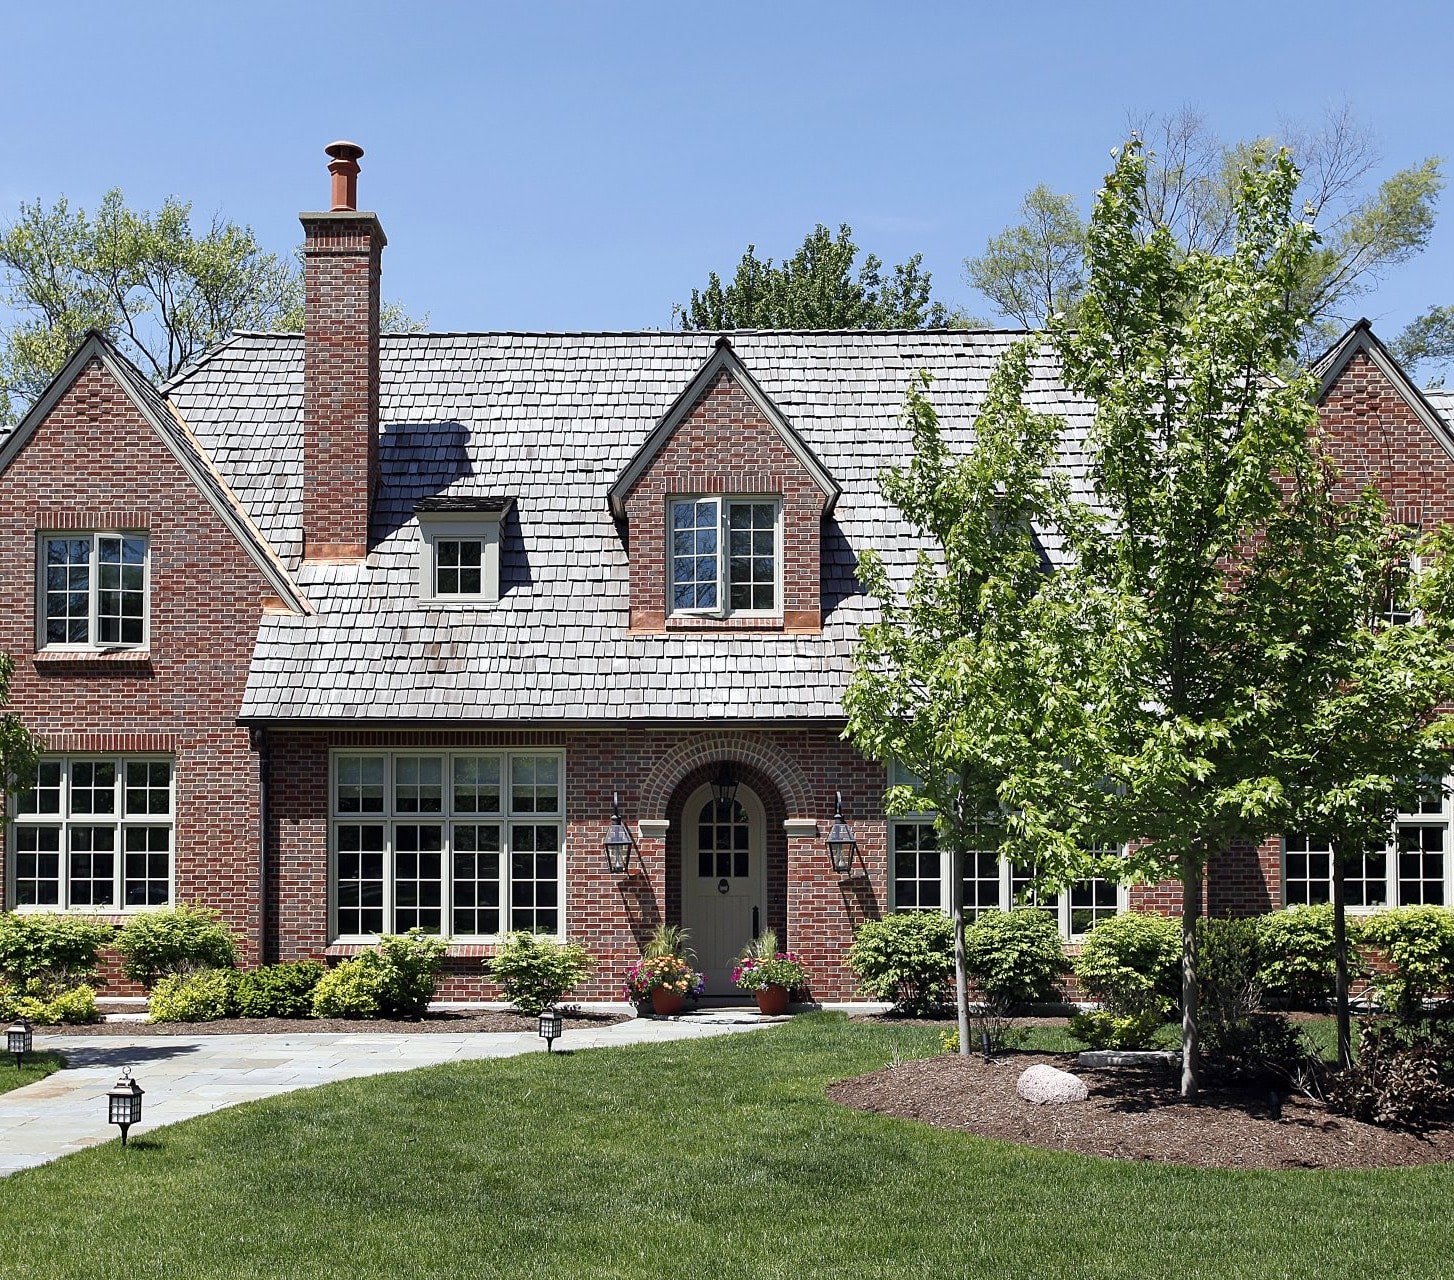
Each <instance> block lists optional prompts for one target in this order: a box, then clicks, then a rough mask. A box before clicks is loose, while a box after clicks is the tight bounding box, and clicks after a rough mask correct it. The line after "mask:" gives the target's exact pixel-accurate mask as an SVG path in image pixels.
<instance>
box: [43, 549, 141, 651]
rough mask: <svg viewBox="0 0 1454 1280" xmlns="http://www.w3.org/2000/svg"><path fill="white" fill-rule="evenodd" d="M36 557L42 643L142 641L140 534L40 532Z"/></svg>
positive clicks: (100, 644)
mask: <svg viewBox="0 0 1454 1280" xmlns="http://www.w3.org/2000/svg"><path fill="white" fill-rule="evenodd" d="M40 561H41V564H40V643H41V645H42V646H47V645H56V646H83V645H84V646H89V647H93V648H129V647H136V646H140V645H143V644H145V643H146V639H147V634H146V614H147V608H146V602H147V539H146V535H145V534H141V533H65V534H44V535H42V537H41V539H40Z"/></svg>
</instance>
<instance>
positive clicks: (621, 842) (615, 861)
mask: <svg viewBox="0 0 1454 1280" xmlns="http://www.w3.org/2000/svg"><path fill="white" fill-rule="evenodd" d="M632 847H633V845H632V840H631V833H630V832H629V831H627V830H626V824H625V823H623V822H622V821H621V796H620V793H619V792H615V791H613V792H612V793H611V825H610V826H609V827H607V828H606V866H607V868H608V869H609V870H610V872H611V874H612V875H613V876H624V875H625V874H626V873H627V871H628V870H629V869H630V867H631V849H632Z"/></svg>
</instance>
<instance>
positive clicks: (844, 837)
mask: <svg viewBox="0 0 1454 1280" xmlns="http://www.w3.org/2000/svg"><path fill="white" fill-rule="evenodd" d="M833 802H834V803H833V826H832V828H831V829H830V830H829V832H828V857H829V858H831V859H832V861H833V870H834V871H836V872H837V873H838V874H839V875H840V876H846V875H850V874H851V873H852V871H853V858H854V855H855V854H856V853H857V852H858V841H857V840H855V839H854V838H853V828H851V827H850V826H849V825H848V824H847V823H846V822H844V821H843V792H841V791H835V792H834V793H833Z"/></svg>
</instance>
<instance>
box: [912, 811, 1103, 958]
mask: <svg viewBox="0 0 1454 1280" xmlns="http://www.w3.org/2000/svg"><path fill="white" fill-rule="evenodd" d="M933 821H934V814H932V813H896V814H893V815H892V816H891V817H889V818H888V824H889V832H888V836H889V848H888V856H889V898H890V902H891V905H892V909H893V910H895V911H897V910H899V909H900V908H899V903H898V897H897V885H898V879H899V878H898V876H897V874H896V873H895V866H894V852H895V845H896V843H897V842H896V840H895V838H894V830H893V829H894V827H895V826H897V825H899V824H901V823H903V824H910V823H912V824H922V823H932V822H933ZM938 853H939V903H940V905H939V908H938V909H939V910H940V911H941V912H943V913H944V914H945V915H948V914H949V913H950V912H951V910H952V909H953V905H954V893H955V892H956V886H955V885H954V883H953V877H952V876H951V874H950V856H949V851H948V850H947V849H940V850H939V851H938ZM1019 870H1020V869H1019V868H1018V867H1017V866H1016V865H1015V864H1014V863H1013V862H1011V861H1010V860H1009V859H1008V858H1000V859H999V872H998V880H999V897H998V906H999V909H1000V910H1001V911H1009V910H1012V909H1013V908H1015V907H1019V906H1033V905H1034V904H1033V903H1029V902H1016V901H1015V898H1014V882H1015V879H1016V874H1017V872H1019ZM1088 878H1094V877H1088ZM1115 889H1116V914H1117V915H1122V914H1124V913H1125V912H1126V911H1128V910H1130V905H1131V904H1130V888H1129V887H1128V886H1127V885H1125V884H1117V885H1116V886H1115ZM959 891H961V892H962V890H959ZM1055 892H1056V894H1057V901H1056V904H1055V922H1056V926H1057V927H1058V928H1059V930H1060V935H1061V937H1063V938H1065V939H1067V940H1068V941H1071V942H1075V941H1079V940H1081V939H1083V938H1086V937H1088V936H1089V931H1086V932H1083V933H1076V932H1073V931H1072V929H1071V919H1072V917H1071V903H1070V886H1067V887H1066V888H1064V889H1059V890H1056V891H1055ZM920 909H921V908H916V907H905V908H904V910H920ZM1046 914H1047V915H1048V914H1049V910H1048V909H1047V910H1046Z"/></svg>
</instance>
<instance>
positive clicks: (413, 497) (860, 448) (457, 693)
mask: <svg viewBox="0 0 1454 1280" xmlns="http://www.w3.org/2000/svg"><path fill="white" fill-rule="evenodd" d="M1022 336H1023V335H1022V334H1019V333H1013V332H996V331H987V330H975V331H949V332H934V331H914V332H887V331H879V332H813V333H799V332H760V333H759V332H750V331H741V332H736V333H733V334H732V335H731V347H732V351H733V352H734V353H735V357H736V358H737V359H740V360H741V362H742V365H743V366H744V367H745V368H746V369H748V370H750V371H751V375H752V377H753V379H754V380H755V383H756V385H757V386H758V388H760V390H761V392H762V394H763V395H764V396H766V397H767V398H768V399H769V400H770V402H771V404H772V405H773V407H774V408H775V410H776V412H777V413H778V414H780V415H781V418H782V421H783V422H784V423H785V424H786V426H787V428H788V429H789V430H791V431H792V432H793V433H794V435H795V436H796V438H797V439H798V440H799V441H800V442H801V443H802V445H803V447H804V448H805V449H807V450H810V451H811V455H812V456H813V458H814V459H815V460H817V461H818V462H819V463H820V464H821V467H822V469H823V471H824V472H825V473H826V475H828V476H830V477H831V479H832V482H833V483H834V484H835V485H836V486H837V487H839V488H840V489H841V497H839V499H838V502H837V505H836V508H835V509H834V510H833V512H832V515H831V516H829V517H828V518H827V519H825V521H824V525H823V587H822V591H823V602H822V603H823V630H822V633H821V635H794V636H784V635H781V634H774V633H763V632H760V631H759V632H745V631H736V632H730V633H723V632H702V631H694V632H690V633H672V634H668V635H664V636H662V635H651V636H641V635H636V636H632V635H628V634H627V624H628V605H629V601H628V561H627V549H626V543H625V531H624V529H623V527H622V526H620V525H618V523H617V522H616V521H615V520H614V519H613V518H612V515H611V511H610V509H609V506H608V495H609V494H610V491H611V488H612V486H613V485H614V484H615V483H616V482H617V480H618V478H620V477H621V476H622V475H623V473H624V472H625V471H626V470H627V469H628V467H629V466H630V464H631V462H632V460H633V458H635V457H636V456H637V455H638V453H639V451H641V450H642V448H643V446H644V445H645V444H646V442H647V441H648V439H649V438H650V437H651V435H652V433H653V431H654V430H656V429H657V428H658V427H659V426H660V424H662V423H663V422H664V421H665V420H666V418H667V415H668V414H669V412H670V411H671V410H672V408H673V406H674V405H675V404H676V403H677V401H678V399H679V398H680V397H681V395H682V393H683V390H684V388H686V387H687V386H688V385H689V384H690V383H691V382H692V380H693V379H694V378H695V377H696V376H697V374H698V372H699V371H700V370H701V369H702V368H703V366H704V365H705V364H706V363H707V362H708V361H709V360H710V359H711V358H712V356H713V354H714V352H715V351H716V350H717V342H718V337H717V335H716V334H710V333H676V332H664V333H662V332H652V333H578V334H562V333H554V334H529V333H498V334H408V335H385V336H384V338H383V339H382V352H381V361H380V363H381V382H382V385H381V399H380V423H381V425H380V436H379V464H380V487H379V491H378V495H377V500H376V502H375V509H374V514H373V523H372V527H371V530H370V535H371V537H370V542H371V549H370V553H369V556H368V560H367V562H366V563H364V564H357V565H356V564H306V565H305V564H301V563H300V549H301V545H300V544H301V535H300V505H301V467H302V450H301V421H302V384H303V344H302V339H301V338H300V337H298V336H296V335H288V334H252V333H244V334H239V335H237V336H235V337H234V338H232V339H230V340H229V341H227V342H226V343H224V344H223V345H222V346H220V347H218V348H217V349H215V350H214V351H212V352H211V353H209V354H208V355H207V356H206V357H205V358H204V359H203V360H202V361H201V362H200V363H199V364H198V365H197V366H196V367H195V368H193V369H191V370H189V371H187V372H186V373H185V374H183V375H182V376H181V377H179V378H177V379H175V380H174V381H173V382H172V383H171V384H169V386H168V387H167V388H166V395H167V398H168V400H169V401H170V402H171V403H172V404H174V405H175V406H176V407H177V408H178V410H179V411H180V413H181V415H182V416H183V417H184V418H185V420H186V422H187V423H188V425H189V426H190V427H191V429H192V431H193V432H194V433H195V434H196V436H197V437H198V439H199V440H200V441H201V443H202V445H203V446H204V447H205V448H206V450H207V452H208V453H209V454H210V456H211V458H212V459H213V461H214V463H215V465H216V467H217V469H218V471H219V472H220V473H221V474H222V475H223V476H224V477H226V480H227V482H228V484H229V485H230V486H231V489H232V491H233V492H234V493H235V494H236V495H237V498H238V500H239V501H240V502H241V504H242V505H243V507H245V508H246V510H247V512H248V514H249V515H250V517H251V519H252V521H254V522H255V524H256V526H257V527H258V528H259V529H261V530H262V531H263V533H264V534H265V535H266V537H267V538H268V539H269V541H270V542H271V543H272V546H273V547H274V548H275V550H276V551H277V554H278V555H279V556H280V557H281V559H282V561H283V563H284V564H286V565H287V567H288V569H289V570H290V571H291V572H292V573H293V574H294V575H295V577H296V580H297V582H298V584H299V586H300V587H301V589H302V590H303V592H304V593H306V595H307V598H308V600H309V601H310V603H311V604H312V605H313V607H314V609H315V610H316V613H315V614H313V615H312V616H308V617H288V616H281V615H270V616H267V617H265V618H264V619H263V622H262V625H261V628H260V632H259V636H258V641H257V648H256V651H255V654H254V657H253V662H252V669H251V673H250V676H249V679H248V685H247V692H246V695H245V698H244V703H243V706H242V710H241V714H242V716H243V718H244V719H249V720H257V719H282V720H293V721H326V722H352V723H363V722H370V721H374V722H378V721H391V722H395V723H397V722H400V721H404V722H410V721H413V722H421V723H422V722H433V723H452V724H461V725H463V724H481V723H499V724H512V723H513V724H520V723H525V722H530V723H546V724H555V725H560V724H566V723H578V722H587V721H601V720H612V721H621V720H627V721H636V722H643V721H652V720H696V721H700V720H704V719H708V720H718V721H728V722H730V721H733V720H737V721H743V722H746V721H755V722H761V721H764V720H800V719H803V718H812V719H829V720H834V719H839V718H841V716H842V711H841V708H840V698H841V696H842V693H843V690H844V688H845V686H846V684H847V680H848V676H849V672H850V670H851V654H852V649H853V644H854V640H855V637H856V634H857V629H858V627H859V625H860V624H861V623H863V622H864V621H867V620H869V619H870V618H871V617H872V609H871V604H870V602H869V601H868V600H867V599H866V598H865V597H864V596H863V595H862V594H861V593H860V591H859V588H858V586H857V584H856V582H855V580H854V565H855V558H856V556H857V553H858V552H859V551H860V550H863V549H865V548H868V547H873V548H876V549H877V550H878V551H879V552H880V553H881V554H882V555H883V556H884V557H885V560H886V562H887V564H888V565H889V567H890V568H891V570H894V571H896V572H898V573H900V574H902V575H905V576H906V575H907V573H908V571H909V569H910V568H911V567H912V564H913V561H914V558H915V556H916V554H917V552H918V550H919V548H920V543H919V541H918V539H916V537H915V535H914V532H913V531H912V530H911V529H909V528H907V527H906V526H905V525H904V524H903V522H902V521H901V520H900V518H899V517H898V514H897V512H895V511H894V510H893V509H892V508H891V507H890V506H889V505H888V504H887V503H886V502H885V501H884V499H883V498H882V496H881V495H880V493H879V490H878V480H877V477H878V475H879V473H880V472H881V471H882V470H883V468H884V467H885V466H888V465H891V464H895V463H898V464H907V463H908V461H909V460H910V442H909V435H908V432H907V430H906V429H905V428H904V427H903V426H902V425H901V423H900V422H899V417H900V414H901V413H902V411H903V405H904V395H905V391H906V390H907V388H908V385H909V381H910V378H911V377H912V376H913V375H914V373H915V372H916V371H918V370H919V369H927V370H928V371H929V372H930V373H931V374H932V375H933V376H934V379H935V381H934V385H933V388H932V390H931V398H932V399H933V402H934V404H935V406H936V408H937V409H938V412H939V415H940V421H941V424H942V425H943V428H944V430H945V434H946V438H947V440H948V441H949V442H950V444H951V445H952V446H954V447H955V448H959V449H963V448H965V447H966V446H967V445H968V444H969V443H970V441H971V439H972V431H971V428H972V424H973V420H974V417H975V415H976V412H977V410H978V408H979V405H980V404H981V402H982V401H983V398H984V393H985V386H986V382H987V379H988V377H989V374H990V371H991V369H992V368H993V366H994V364H995V362H996V360H997V359H998V357H999V356H1000V355H1001V354H1002V353H1003V352H1004V351H1005V350H1006V349H1008V348H1009V346H1010V345H1011V344H1012V343H1014V342H1015V341H1017V340H1018V339H1019V338H1020V337H1022ZM1027 399H1028V402H1029V403H1030V405H1031V406H1032V407H1034V408H1036V409H1038V410H1040V411H1042V412H1047V413H1057V414H1060V415H1062V416H1063V417H1064V418H1065V421H1066V436H1065V441H1064V448H1065V453H1064V459H1063V461H1064V465H1065V467H1066V469H1067V470H1068V471H1069V472H1070V474H1071V476H1072V478H1073V480H1074V481H1075V483H1076V487H1077V488H1078V489H1080V491H1081V494H1082V496H1089V495H1088V493H1087V492H1086V490H1085V483H1084V475H1083V471H1084V468H1083V462H1082V448H1083V442H1084V439H1085V433H1086V431H1087V429H1088V427H1089V422H1090V415H1089V412H1088V407H1087V406H1086V405H1085V404H1084V403H1083V402H1080V401H1077V400H1075V399H1074V398H1072V397H1071V396H1070V394H1069V393H1068V392H1067V391H1065V390H1064V388H1063V387H1062V386H1061V384H1060V382H1059V380H1058V378H1057V376H1056V372H1055V368H1054V365H1053V363H1052V361H1051V360H1050V359H1049V358H1048V356H1042V357H1040V358H1039V359H1037V360H1036V361H1035V362H1034V363H1033V379H1032V383H1031V386H1030V389H1029V393H1028V397H1027ZM505 495H508V496H509V497H511V498H513V499H514V507H513V510H509V511H507V512H506V513H505V515H504V523H503V525H502V543H501V562H500V589H501V598H500V600H499V602H498V603H494V604H479V605H472V604H459V603H449V604H424V603H421V602H420V600H419V592H418V573H419V569H418V565H419V545H420V544H419V530H418V525H417V522H416V520H415V512H416V511H418V510H421V509H424V510H428V509H429V508H431V507H433V508H434V509H436V510H439V509H446V510H448V509H455V510H457V509H460V505H465V504H477V505H478V506H481V507H484V508H485V509H489V508H488V507H487V506H485V504H487V503H490V502H498V501H499V500H500V499H501V498H502V497H503V496H505ZM457 504H459V505H457ZM1046 541H1047V543H1048V545H1049V550H1050V553H1051V555H1052V556H1054V554H1055V551H1056V548H1055V545H1054V543H1053V540H1051V539H1047V540H1046Z"/></svg>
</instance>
